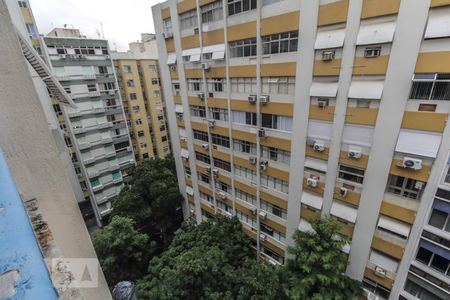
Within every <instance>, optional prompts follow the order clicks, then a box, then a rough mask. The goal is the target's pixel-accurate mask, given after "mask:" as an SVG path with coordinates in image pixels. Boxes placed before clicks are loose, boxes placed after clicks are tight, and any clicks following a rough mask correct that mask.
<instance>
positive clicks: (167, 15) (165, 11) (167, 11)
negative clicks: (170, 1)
mask: <svg viewBox="0 0 450 300" xmlns="http://www.w3.org/2000/svg"><path fill="white" fill-rule="evenodd" d="M161 18H162V19H163V20H164V19H167V18H170V8H168V7H166V8H163V9H161Z"/></svg>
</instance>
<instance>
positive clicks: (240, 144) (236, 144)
mask: <svg viewBox="0 0 450 300" xmlns="http://www.w3.org/2000/svg"><path fill="white" fill-rule="evenodd" d="M233 149H234V150H236V151H239V152H243V153H249V154H253V155H256V144H254V143H251V142H248V141H244V140H238V139H233Z"/></svg>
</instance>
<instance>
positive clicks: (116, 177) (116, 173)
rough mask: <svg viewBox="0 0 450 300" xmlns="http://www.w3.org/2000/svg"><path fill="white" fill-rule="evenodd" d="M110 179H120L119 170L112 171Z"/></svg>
mask: <svg viewBox="0 0 450 300" xmlns="http://www.w3.org/2000/svg"><path fill="white" fill-rule="evenodd" d="M112 179H113V180H119V179H122V175H121V174H120V171H116V172H113V173H112Z"/></svg>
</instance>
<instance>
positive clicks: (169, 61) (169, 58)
mask: <svg viewBox="0 0 450 300" xmlns="http://www.w3.org/2000/svg"><path fill="white" fill-rule="evenodd" d="M176 62H177V55H176V54H175V53H169V54H168V55H167V64H168V65H173V64H175V63H176Z"/></svg>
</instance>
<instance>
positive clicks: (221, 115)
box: [209, 107, 228, 121]
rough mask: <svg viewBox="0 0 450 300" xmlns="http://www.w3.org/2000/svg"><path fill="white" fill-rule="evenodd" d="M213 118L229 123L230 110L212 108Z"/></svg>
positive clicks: (210, 110)
mask: <svg viewBox="0 0 450 300" xmlns="http://www.w3.org/2000/svg"><path fill="white" fill-rule="evenodd" d="M209 112H210V114H211V118H213V119H214V120H219V121H228V110H227V109H223V108H216V107H212V108H210V109H209Z"/></svg>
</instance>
